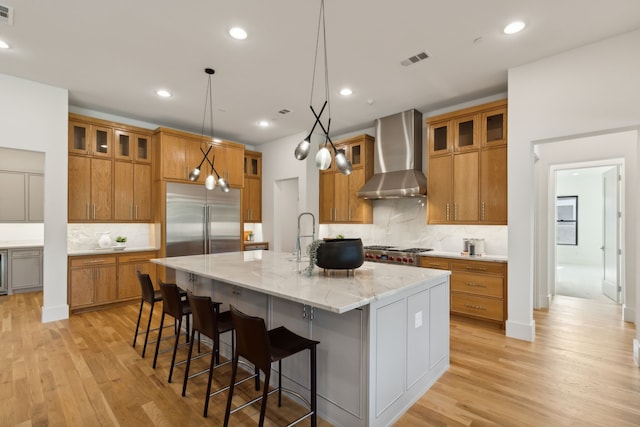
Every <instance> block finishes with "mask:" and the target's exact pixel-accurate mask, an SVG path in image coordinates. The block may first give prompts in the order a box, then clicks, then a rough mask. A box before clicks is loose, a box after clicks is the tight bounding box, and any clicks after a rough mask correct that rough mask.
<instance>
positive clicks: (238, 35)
mask: <svg viewBox="0 0 640 427" xmlns="http://www.w3.org/2000/svg"><path fill="white" fill-rule="evenodd" d="M229 35H230V36H231V37H233V38H234V39H236V40H244V39H246V38H247V32H246V31H245V30H244V29H242V28H240V27H233V28H232V29H230V30H229Z"/></svg>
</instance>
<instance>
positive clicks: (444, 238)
mask: <svg viewBox="0 0 640 427" xmlns="http://www.w3.org/2000/svg"><path fill="white" fill-rule="evenodd" d="M426 209H427V208H426V199H424V198H406V199H386V200H374V201H373V224H362V225H359V224H353V225H352V224H322V225H320V229H319V232H318V235H319V237H321V238H323V237H334V236H336V235H338V234H342V235H344V236H345V237H360V238H361V239H362V242H363V243H364V244H365V245H394V246H402V247H405V248H409V247H416V248H432V249H435V250H437V251H445V252H460V251H461V250H462V239H463V238H482V239H485V253H486V254H487V255H501V256H506V255H507V237H508V235H507V226H506V225H429V224H427V210H426Z"/></svg>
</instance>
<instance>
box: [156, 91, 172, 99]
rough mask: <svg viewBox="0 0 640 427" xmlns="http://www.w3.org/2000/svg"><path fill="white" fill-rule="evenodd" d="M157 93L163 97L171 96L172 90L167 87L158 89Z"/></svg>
mask: <svg viewBox="0 0 640 427" xmlns="http://www.w3.org/2000/svg"><path fill="white" fill-rule="evenodd" d="M156 95H158V96H160V97H162V98H171V92H169V91H168V90H166V89H158V90H157V91H156Z"/></svg>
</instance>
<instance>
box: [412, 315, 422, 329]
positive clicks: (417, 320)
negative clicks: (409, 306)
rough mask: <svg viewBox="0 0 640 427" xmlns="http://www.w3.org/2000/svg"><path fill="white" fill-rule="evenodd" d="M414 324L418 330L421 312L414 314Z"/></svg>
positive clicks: (420, 322) (420, 324)
mask: <svg viewBox="0 0 640 427" xmlns="http://www.w3.org/2000/svg"><path fill="white" fill-rule="evenodd" d="M414 324H415V326H414V327H415V328H416V329H418V328H419V327H420V326H422V311H419V312H417V313H416V315H415V319H414Z"/></svg>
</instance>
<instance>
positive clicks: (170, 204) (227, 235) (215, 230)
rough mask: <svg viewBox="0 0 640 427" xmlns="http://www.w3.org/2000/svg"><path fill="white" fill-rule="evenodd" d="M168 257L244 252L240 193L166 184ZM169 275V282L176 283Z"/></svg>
mask: <svg viewBox="0 0 640 427" xmlns="http://www.w3.org/2000/svg"><path fill="white" fill-rule="evenodd" d="M166 200H167V211H166V215H167V229H166V242H165V247H166V249H167V251H166V253H167V256H168V257H172V256H182V255H199V254H210V253H211V254H213V253H220V252H234V251H239V250H241V245H242V237H241V236H242V232H241V230H240V226H241V224H240V190H238V189H234V188H232V189H230V190H229V192H228V193H225V192H223V191H222V190H221V189H220V188H218V187H216V188H215V189H214V190H213V191H209V190H207V189H206V188H205V187H204V185H202V184H200V185H195V184H178V183H174V182H170V183H167V198H166ZM173 274H174V272H173V271H169V270H168V271H167V280H173V279H174V277H172V276H173Z"/></svg>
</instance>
